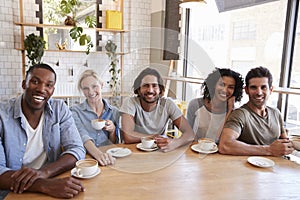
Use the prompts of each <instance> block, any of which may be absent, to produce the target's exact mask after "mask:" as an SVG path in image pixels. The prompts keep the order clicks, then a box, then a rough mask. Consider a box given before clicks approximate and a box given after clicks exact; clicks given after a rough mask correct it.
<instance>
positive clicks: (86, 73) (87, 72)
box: [77, 69, 103, 91]
mask: <svg viewBox="0 0 300 200" xmlns="http://www.w3.org/2000/svg"><path fill="white" fill-rule="evenodd" d="M89 76H92V77H94V78H95V79H96V80H97V81H98V82H99V84H103V80H102V79H101V78H100V76H99V75H98V74H97V72H96V71H94V70H92V69H88V70H85V71H84V72H82V74H81V75H80V77H79V80H78V84H77V88H78V90H79V91H81V82H82V80H83V79H85V78H87V77H89Z"/></svg>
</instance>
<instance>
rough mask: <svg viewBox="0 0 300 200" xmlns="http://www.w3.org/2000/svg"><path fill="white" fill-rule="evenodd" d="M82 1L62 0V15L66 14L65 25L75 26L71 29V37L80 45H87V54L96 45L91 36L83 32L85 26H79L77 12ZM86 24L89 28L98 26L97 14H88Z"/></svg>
mask: <svg viewBox="0 0 300 200" xmlns="http://www.w3.org/2000/svg"><path fill="white" fill-rule="evenodd" d="M81 4H82V3H81V2H80V1H78V0H62V1H61V2H60V7H61V15H62V16H65V17H66V19H65V22H64V23H65V25H70V26H74V27H73V28H72V29H70V31H69V33H70V37H71V38H72V39H73V40H74V41H75V42H77V41H78V42H79V45H80V46H85V45H86V46H87V49H86V54H89V53H90V50H91V48H93V47H94V44H93V42H92V39H91V36H89V35H87V34H83V28H82V27H80V26H77V25H76V23H77V20H76V13H77V11H78V10H79V7H80V5H81ZM84 22H85V24H86V25H87V27H89V28H95V27H96V17H95V16H86V17H85V20H84Z"/></svg>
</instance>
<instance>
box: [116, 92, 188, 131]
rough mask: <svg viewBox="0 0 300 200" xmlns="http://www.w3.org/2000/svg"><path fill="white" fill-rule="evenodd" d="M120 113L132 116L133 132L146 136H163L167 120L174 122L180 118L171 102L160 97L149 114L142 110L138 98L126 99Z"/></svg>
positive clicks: (177, 110) (176, 108)
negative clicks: (133, 122)
mask: <svg viewBox="0 0 300 200" xmlns="http://www.w3.org/2000/svg"><path fill="white" fill-rule="evenodd" d="M120 112H121V113H127V114H129V115H132V116H133V117H134V121H135V131H137V132H140V133H146V134H163V133H165V129H166V127H167V125H168V121H169V119H171V120H172V121H174V120H176V119H178V118H179V117H181V116H182V113H181V111H180V109H179V108H178V106H177V105H176V104H175V103H174V102H173V100H172V99H170V98H166V97H161V98H160V99H159V100H158V103H157V106H156V108H155V109H154V110H152V111H151V112H146V111H144V110H143V108H142V106H141V103H140V98H139V97H128V98H126V99H125V100H124V102H123V104H122V106H121V108H120Z"/></svg>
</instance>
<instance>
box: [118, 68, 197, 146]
mask: <svg viewBox="0 0 300 200" xmlns="http://www.w3.org/2000/svg"><path fill="white" fill-rule="evenodd" d="M133 88H134V93H135V94H136V96H134V97H129V98H127V99H125V100H124V102H123V104H122V107H121V109H120V112H121V113H122V120H121V124H122V128H121V133H122V136H123V139H124V142H125V143H138V142H141V138H142V137H145V136H151V137H152V138H154V139H155V140H156V143H157V146H158V147H159V148H160V149H162V150H163V151H164V152H167V151H172V150H174V149H176V148H177V147H180V146H182V145H185V144H187V143H189V142H191V141H193V139H194V136H195V134H194V132H193V130H192V128H191V126H190V125H189V123H188V122H187V120H186V119H185V117H184V116H183V114H182V113H181V111H180V109H179V108H178V107H177V105H176V104H175V103H174V102H173V100H171V99H170V98H166V97H163V94H164V89H165V88H164V85H163V80H162V78H161V76H160V74H159V73H158V71H156V70H155V69H152V68H146V69H144V70H143V71H142V72H141V73H140V74H139V75H138V77H137V78H136V80H135V81H134V85H133ZM169 119H171V120H172V122H173V124H174V125H175V126H176V127H177V128H178V129H179V130H180V131H181V132H182V136H181V137H179V138H174V139H171V138H167V137H164V133H165V130H166V126H167V125H168V121H169Z"/></svg>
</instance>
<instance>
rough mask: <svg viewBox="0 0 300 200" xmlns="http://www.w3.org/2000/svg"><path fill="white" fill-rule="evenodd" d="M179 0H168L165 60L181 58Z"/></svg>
mask: <svg viewBox="0 0 300 200" xmlns="http://www.w3.org/2000/svg"><path fill="white" fill-rule="evenodd" d="M179 3H180V1H179V0H166V15H165V32H164V53H163V59H164V60H179V53H178V48H179V39H178V36H179V33H180V28H179V21H180V13H179Z"/></svg>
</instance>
